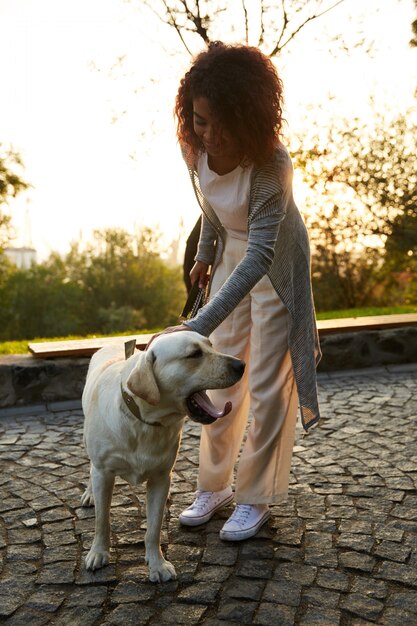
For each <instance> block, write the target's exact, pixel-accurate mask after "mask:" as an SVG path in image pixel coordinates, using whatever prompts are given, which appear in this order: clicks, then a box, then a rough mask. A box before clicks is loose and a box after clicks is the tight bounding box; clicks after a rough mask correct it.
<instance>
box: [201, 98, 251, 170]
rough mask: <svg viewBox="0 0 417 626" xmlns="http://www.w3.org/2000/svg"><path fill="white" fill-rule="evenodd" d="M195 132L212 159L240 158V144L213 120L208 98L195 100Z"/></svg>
mask: <svg viewBox="0 0 417 626" xmlns="http://www.w3.org/2000/svg"><path fill="white" fill-rule="evenodd" d="M193 124H194V132H195V134H196V135H197V137H198V138H199V139H200V141H201V143H202V144H203V146H204V148H205V150H206V152H207V154H208V155H209V156H211V157H214V158H215V157H218V158H219V157H229V158H230V157H234V156H239V152H240V151H239V144H238V142H237V141H236V140H235V139H234V138H233V137H232V135H231V134H230V133H229V132H228V130H227V129H226V128H222V127H221V126H220V125H219V123H218V122H217V121H216V120H215V119H214V118H213V115H212V113H211V111H210V105H209V101H208V100H207V98H203V97H199V98H194V100H193Z"/></svg>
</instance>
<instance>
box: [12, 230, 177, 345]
mask: <svg viewBox="0 0 417 626" xmlns="http://www.w3.org/2000/svg"><path fill="white" fill-rule="evenodd" d="M158 249H159V243H158V237H157V235H155V234H152V233H151V232H150V231H149V230H144V231H143V232H142V233H141V234H140V235H138V236H136V237H135V236H133V235H130V234H129V233H128V232H127V231H124V230H121V229H108V230H103V231H97V232H96V233H95V238H94V240H93V241H92V242H91V244H90V245H89V246H88V247H87V249H86V250H80V249H79V247H78V246H77V245H76V244H74V245H73V247H72V249H71V250H70V252H69V253H68V255H66V256H65V257H62V256H60V255H59V254H57V253H54V254H52V255H51V256H50V257H49V259H47V260H46V261H45V262H43V263H40V264H38V265H34V266H32V267H31V268H30V269H28V270H17V269H16V268H15V270H14V271H13V272H12V273H11V274H10V275H9V276H8V278H7V280H6V281H5V283H4V284H3V285H0V338H2V339H12V338H13V339H31V338H34V337H56V336H65V335H68V334H81V335H85V334H91V333H120V332H123V331H128V332H129V331H130V332H137V331H139V330H142V329H145V328H147V329H152V328H161V327H164V326H170V325H172V324H175V323H177V321H178V316H179V313H180V311H181V308H182V305H183V302H184V298H185V288H184V285H183V282H182V277H181V271H180V268H179V267H175V268H171V267H168V266H167V265H166V264H165V262H164V261H163V259H162V258H161V256H160V253H159V251H158Z"/></svg>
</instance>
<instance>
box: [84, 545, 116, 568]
mask: <svg viewBox="0 0 417 626" xmlns="http://www.w3.org/2000/svg"><path fill="white" fill-rule="evenodd" d="M109 559H110V554H109V552H108V551H107V550H97V548H94V547H93V548H91V550H90V551H89V553H88V554H87V556H86V557H85V566H86V568H87V569H88V570H92V571H93V572H94V570H96V569H100V567H104V565H107V564H108V562H109Z"/></svg>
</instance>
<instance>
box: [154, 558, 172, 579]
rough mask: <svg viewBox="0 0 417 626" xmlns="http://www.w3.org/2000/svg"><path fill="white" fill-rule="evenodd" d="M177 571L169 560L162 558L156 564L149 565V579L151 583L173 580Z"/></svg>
mask: <svg viewBox="0 0 417 626" xmlns="http://www.w3.org/2000/svg"><path fill="white" fill-rule="evenodd" d="M176 578H177V572H176V571H175V567H174V566H173V565H172V563H170V562H169V561H166V560H165V559H162V561H160V562H159V563H158V565H157V566H155V567H152V566H151V565H150V566H149V580H150V581H151V583H166V582H167V581H168V580H175V579H176Z"/></svg>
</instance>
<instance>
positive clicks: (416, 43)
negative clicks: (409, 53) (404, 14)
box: [410, 0, 417, 48]
mask: <svg viewBox="0 0 417 626" xmlns="http://www.w3.org/2000/svg"><path fill="white" fill-rule="evenodd" d="M414 4H415V7H416V12H417V0H414ZM411 30H412V32H413V38H412V39H411V41H410V46H412V47H413V48H415V47H417V19H415V20H414V21H413V22H412V24H411Z"/></svg>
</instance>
